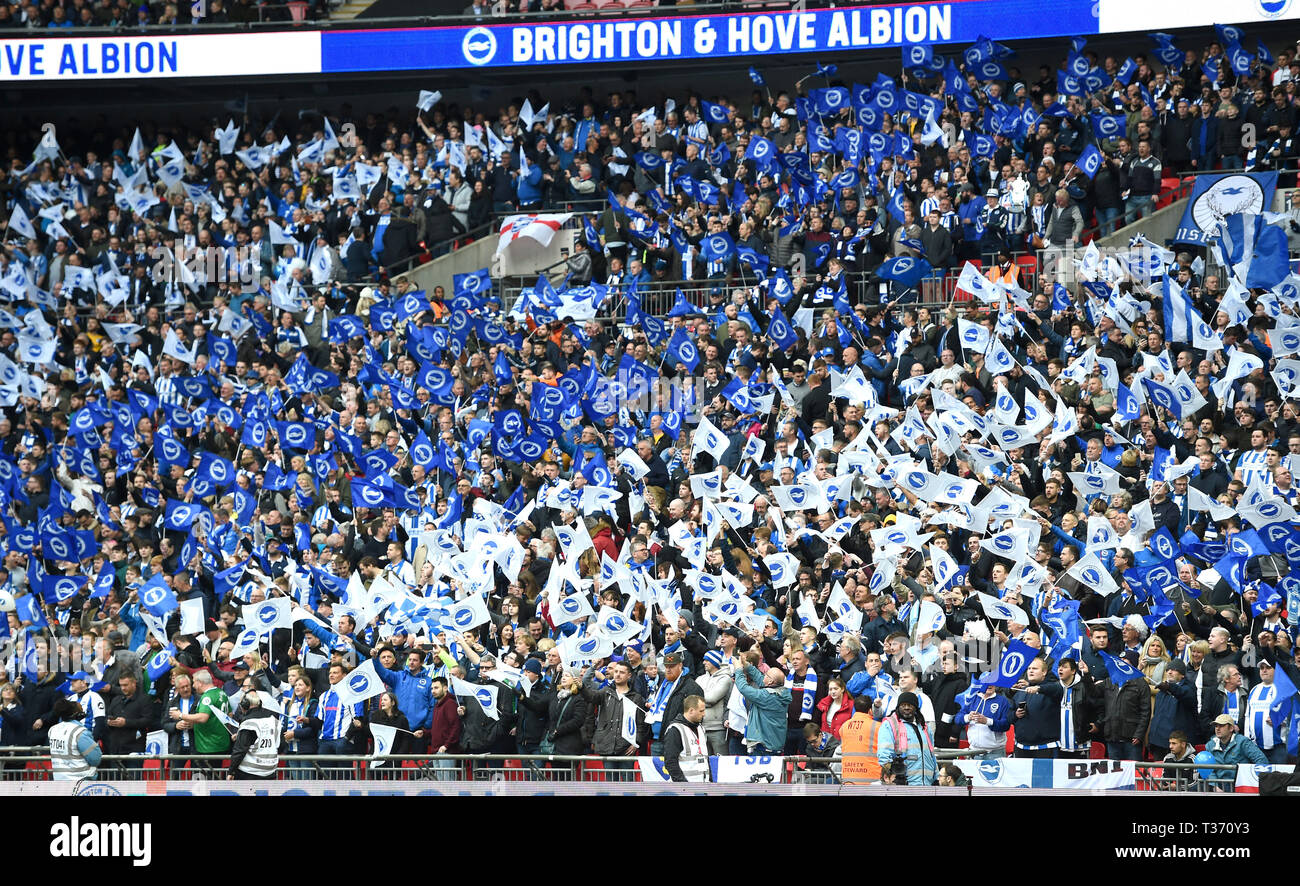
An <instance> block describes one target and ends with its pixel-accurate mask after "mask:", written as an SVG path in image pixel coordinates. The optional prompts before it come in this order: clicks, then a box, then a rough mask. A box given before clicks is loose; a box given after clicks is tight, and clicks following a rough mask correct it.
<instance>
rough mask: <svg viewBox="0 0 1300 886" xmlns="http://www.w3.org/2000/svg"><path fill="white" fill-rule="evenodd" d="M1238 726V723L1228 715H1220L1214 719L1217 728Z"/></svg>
mask: <svg viewBox="0 0 1300 886" xmlns="http://www.w3.org/2000/svg"><path fill="white" fill-rule="evenodd" d="M1236 724H1237V721H1236V720H1234V719H1232V717H1231V716H1230V715H1228V714H1219V716H1217V717H1215V718H1214V725H1215V726H1235V725H1236Z"/></svg>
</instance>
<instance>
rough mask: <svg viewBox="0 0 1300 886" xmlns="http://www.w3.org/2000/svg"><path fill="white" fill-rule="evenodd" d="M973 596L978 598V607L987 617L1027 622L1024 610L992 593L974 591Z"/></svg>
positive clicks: (1024, 623)
mask: <svg viewBox="0 0 1300 886" xmlns="http://www.w3.org/2000/svg"><path fill="white" fill-rule="evenodd" d="M975 596H976V597H977V598H979V604H980V608H981V609H983V610H984V614H985V615H987V616H988V617H989V618H992V619H998V620H1002V621H1014V622H1015V623H1016V624H1020V625H1027V624H1029V616H1028V615H1026V614H1025V610H1023V609H1021V608H1020V607H1019V606H1017V605H1015V604H1014V603H1008V602H1007V601H1006V600H999V599H998V598H997V597H994V596H993V595H992V594H986V593H984V592H983V591H976V592H975Z"/></svg>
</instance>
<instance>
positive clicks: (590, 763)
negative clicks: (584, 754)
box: [578, 760, 605, 781]
mask: <svg viewBox="0 0 1300 886" xmlns="http://www.w3.org/2000/svg"><path fill="white" fill-rule="evenodd" d="M597 772H599V773H600V774H599V775H595V774H588V773H597ZM578 779H579V781H605V761H604V760H583V761H582V772H581V773H579V775H578Z"/></svg>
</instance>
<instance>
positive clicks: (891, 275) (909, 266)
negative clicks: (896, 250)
mask: <svg viewBox="0 0 1300 886" xmlns="http://www.w3.org/2000/svg"><path fill="white" fill-rule="evenodd" d="M933 272H934V268H932V267H930V263H929V262H928V261H926V260H925V259H923V258H912V257H911V256H910V255H900V256H898V257H896V258H891V259H890V260H889V261H887V262H885V263H884V264H882V265H881V266H880V268H879V269H878V270H877V271H876V273H877V274H878V275H879V276H880V277H881V278H882V279H884V280H893V281H895V282H896V283H900V284H902V285H903V286H906V287H908V288H912V287H914V286H916V285H917V284H918V283H920V282H921V281H922V280H923V279H925V278H926V277H928V276H930V274H932V273H933Z"/></svg>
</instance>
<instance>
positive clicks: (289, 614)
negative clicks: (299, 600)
mask: <svg viewBox="0 0 1300 886" xmlns="http://www.w3.org/2000/svg"><path fill="white" fill-rule="evenodd" d="M292 606H293V604H292V602H291V601H290V600H289V598H288V597H273V598H271V599H269V600H263V601H262V602H261V603H250V604H248V605H247V606H245V607H244V609H243V612H242V615H243V618H244V627H246V628H248V629H249V630H253V631H257V632H258V633H259V634H266V633H269V632H271V631H273V630H275V629H276V628H292V627H293V609H292Z"/></svg>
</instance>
